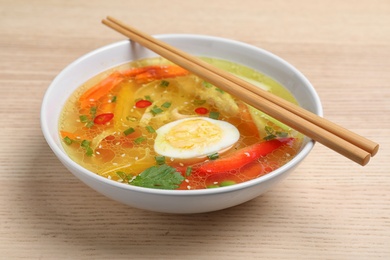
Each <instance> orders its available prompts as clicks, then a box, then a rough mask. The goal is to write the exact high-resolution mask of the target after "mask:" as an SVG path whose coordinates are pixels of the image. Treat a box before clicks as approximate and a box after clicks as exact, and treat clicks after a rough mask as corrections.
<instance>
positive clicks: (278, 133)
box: [275, 131, 288, 137]
mask: <svg viewBox="0 0 390 260" xmlns="http://www.w3.org/2000/svg"><path fill="white" fill-rule="evenodd" d="M275 134H276V135H277V136H279V137H287V136H288V133H286V132H279V131H277V132H275Z"/></svg>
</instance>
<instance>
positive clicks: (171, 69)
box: [121, 65, 189, 83]
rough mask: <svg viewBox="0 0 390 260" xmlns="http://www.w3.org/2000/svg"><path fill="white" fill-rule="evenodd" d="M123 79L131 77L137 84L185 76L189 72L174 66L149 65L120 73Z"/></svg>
mask: <svg viewBox="0 0 390 260" xmlns="http://www.w3.org/2000/svg"><path fill="white" fill-rule="evenodd" d="M121 74H122V75H123V76H125V77H132V78H134V79H135V81H136V82H137V83H147V82H150V81H153V80H158V79H166V78H174V77H179V76H185V75H187V74H189V72H188V71H187V70H185V69H183V68H181V67H179V66H176V65H162V66H161V65H151V66H146V67H141V68H133V69H129V70H125V71H121Z"/></svg>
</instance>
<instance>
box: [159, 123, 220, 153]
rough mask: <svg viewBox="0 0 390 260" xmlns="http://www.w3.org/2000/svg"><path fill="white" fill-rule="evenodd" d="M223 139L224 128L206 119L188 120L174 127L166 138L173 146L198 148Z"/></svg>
mask: <svg viewBox="0 0 390 260" xmlns="http://www.w3.org/2000/svg"><path fill="white" fill-rule="evenodd" d="M221 139H222V129H221V128H220V127H219V126H217V125H215V124H212V123H210V122H208V121H206V120H201V119H194V120H187V121H184V122H181V123H179V124H177V125H176V126H174V127H172V129H171V130H170V131H169V132H168V133H167V134H166V136H165V140H166V141H167V142H168V143H169V144H170V145H171V146H173V147H176V148H180V149H196V148H202V147H206V146H209V145H211V144H213V143H216V142H218V141H219V140H221Z"/></svg>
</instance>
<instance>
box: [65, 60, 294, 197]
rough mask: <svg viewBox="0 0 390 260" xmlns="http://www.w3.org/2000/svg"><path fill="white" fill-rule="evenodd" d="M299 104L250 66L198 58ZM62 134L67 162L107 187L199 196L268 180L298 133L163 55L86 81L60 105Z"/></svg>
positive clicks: (288, 156) (285, 159)
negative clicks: (106, 182) (109, 183)
mask: <svg viewBox="0 0 390 260" xmlns="http://www.w3.org/2000/svg"><path fill="white" fill-rule="evenodd" d="M203 59H204V60H205V61H207V62H209V63H211V64H213V65H214V66H217V67H219V68H222V69H224V70H227V71H229V72H231V73H233V74H235V75H236V76H238V77H241V78H243V79H245V80H247V81H249V82H250V83H252V84H255V85H257V86H258V87H260V88H263V89H264V90H266V91H269V92H271V93H274V94H276V95H278V96H280V97H283V98H284V99H286V100H288V101H290V102H292V103H297V102H296V100H295V98H294V97H293V95H292V94H291V93H290V92H289V91H288V90H287V89H285V88H284V87H283V86H281V85H280V84H279V83H278V82H276V81H275V80H273V79H272V78H270V77H267V76H266V75H263V74H261V73H259V72H256V71H254V70H252V69H250V68H248V67H245V66H242V65H239V64H234V63H231V62H228V61H224V60H219V59H212V58H203ZM59 122H60V125H59V129H60V133H59V134H60V135H61V138H62V142H63V147H64V149H65V151H66V152H67V154H68V155H69V157H70V158H71V159H72V160H74V161H75V162H77V163H78V164H80V165H81V166H83V167H85V168H86V169H88V170H90V171H92V172H95V173H96V174H99V175H101V176H104V177H106V178H108V179H111V180H113V181H118V182H122V183H126V184H129V185H136V186H142V187H147V188H160V189H182V190H191V189H204V188H215V187H223V186H227V185H232V184H235V183H240V182H244V181H248V180H251V179H254V178H257V177H259V176H261V175H264V174H267V173H269V172H271V171H273V170H275V169H277V168H279V167H280V166H282V165H283V164H285V163H286V162H288V161H289V160H291V158H293V157H294V155H295V154H296V153H297V152H298V151H299V149H300V146H301V144H302V136H301V135H300V134H299V133H297V132H296V131H294V130H293V129H291V128H289V127H287V126H286V125H284V124H282V123H280V122H278V121H276V120H275V119H273V118H271V117H269V116H268V115H266V114H264V113H262V112H261V111H258V110H257V109H255V108H253V107H251V106H249V105H247V104H245V103H244V102H242V101H240V100H239V99H237V98H235V97H234V96H232V95H230V94H229V93H227V92H225V91H223V90H222V89H221V88H219V87H217V86H213V85H212V84H210V83H208V82H206V81H204V80H203V79H201V78H199V77H197V76H195V75H193V74H191V73H189V72H188V71H186V70H184V69H182V68H180V67H178V66H176V65H174V64H172V63H170V62H168V61H167V60H165V59H162V58H149V59H143V60H138V61H134V62H130V63H127V64H123V65H121V66H118V67H116V68H113V69H110V70H107V71H105V72H103V73H100V74H99V75H97V76H95V77H93V78H92V79H90V80H88V81H87V82H85V84H83V85H82V86H80V87H79V88H78V89H77V90H76V91H75V92H74V93H73V95H72V96H71V97H70V98H69V100H68V101H67V102H66V104H65V106H64V108H63V111H62V114H61V118H60V121H59Z"/></svg>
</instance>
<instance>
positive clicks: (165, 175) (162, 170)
mask: <svg viewBox="0 0 390 260" xmlns="http://www.w3.org/2000/svg"><path fill="white" fill-rule="evenodd" d="M183 180H184V177H183V176H182V175H181V174H180V173H179V172H177V171H176V169H175V168H173V167H171V166H169V165H166V164H163V165H160V166H152V167H150V168H148V169H146V170H144V171H143V172H141V173H140V174H139V175H137V177H135V178H134V179H133V180H132V181H131V182H130V184H132V185H135V186H139V187H145V188H152V189H165V190H174V189H177V188H178V187H179V185H180V184H181V183H182V181H183Z"/></svg>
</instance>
